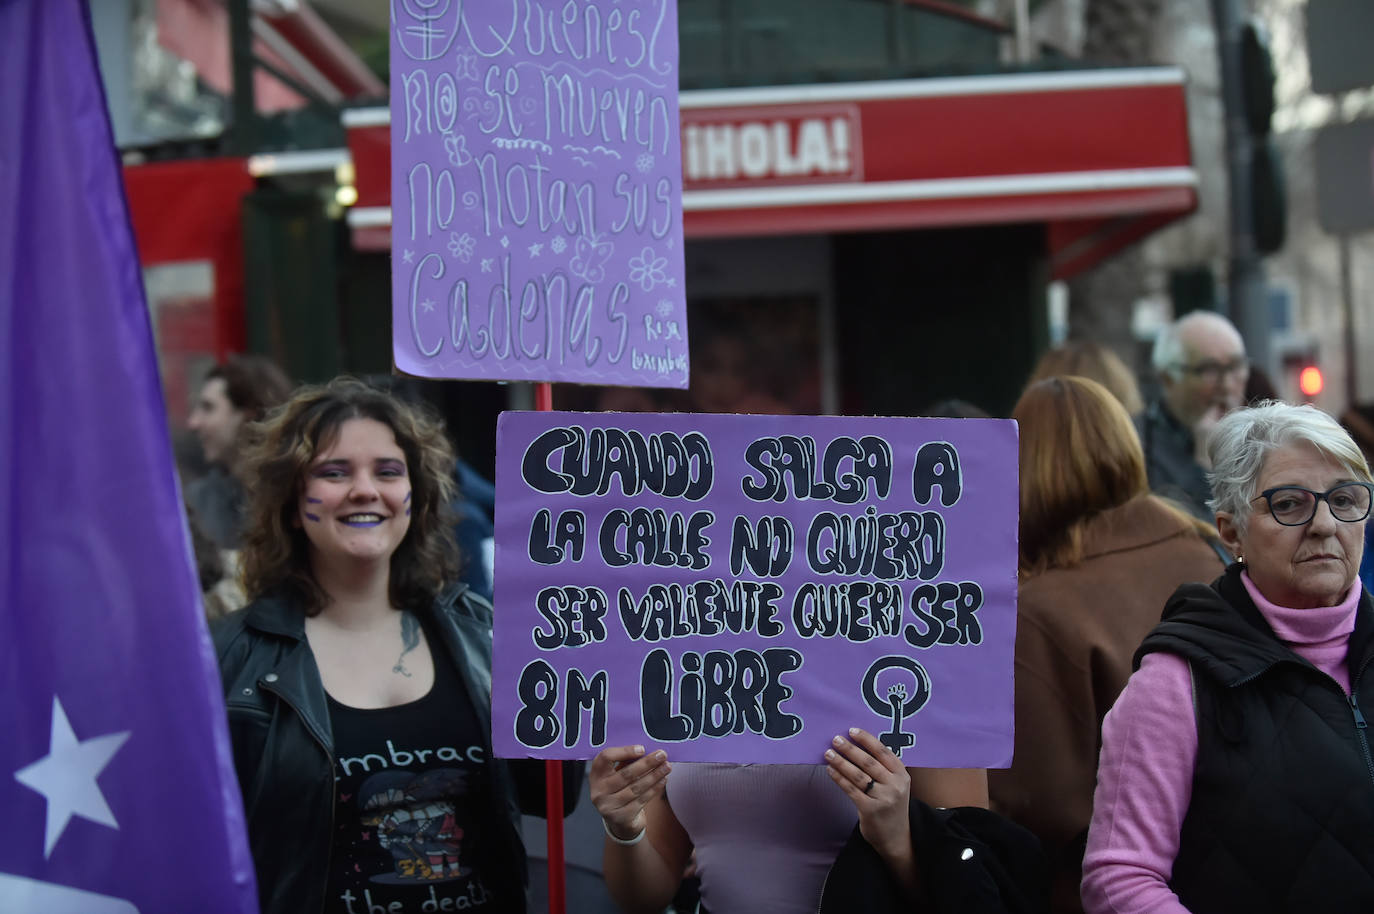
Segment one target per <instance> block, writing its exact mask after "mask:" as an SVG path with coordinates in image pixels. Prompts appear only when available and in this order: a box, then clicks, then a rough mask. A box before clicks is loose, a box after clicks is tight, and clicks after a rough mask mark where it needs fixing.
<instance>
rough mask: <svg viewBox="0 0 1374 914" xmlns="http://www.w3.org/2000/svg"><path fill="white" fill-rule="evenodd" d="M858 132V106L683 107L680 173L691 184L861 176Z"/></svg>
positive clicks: (801, 181) (799, 181)
mask: <svg viewBox="0 0 1374 914" xmlns="http://www.w3.org/2000/svg"><path fill="white" fill-rule="evenodd" d="M726 114H728V116H722V115H726ZM859 136H860V130H859V108H858V106H857V105H796V106H793V110H787V111H783V110H779V108H778V107H776V106H775V107H773V108H761V109H754V110H748V109H745V110H738V111H736V110H728V109H727V110H726V111H684V112H683V114H682V165H683V177H684V179H685V180H686V183H687V186H688V187H689V188H691V189H696V188H702V187H721V186H729V185H731V184H737V183H741V182H744V183H752V182H767V183H769V184H810V183H814V182H817V181H862V180H863V152H862V150H860V149H859V148H858V144H859Z"/></svg>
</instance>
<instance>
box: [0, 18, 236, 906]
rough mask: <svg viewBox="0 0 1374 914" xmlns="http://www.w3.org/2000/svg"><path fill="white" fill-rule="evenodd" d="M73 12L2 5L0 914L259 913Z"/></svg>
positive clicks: (84, 27)
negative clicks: (0, 815) (0, 812)
mask: <svg viewBox="0 0 1374 914" xmlns="http://www.w3.org/2000/svg"><path fill="white" fill-rule="evenodd" d="M87 16H88V13H87V9H86V4H85V2H83V0H0V125H3V127H0V391H2V393H0V397H2V398H3V400H4V403H3V404H2V405H0V479H3V480H4V482H3V484H0V522H3V524H4V525H5V526H6V527H7V529H6V530H5V531H4V533H3V534H0V541H2V542H3V545H0V721H3V728H4V735H3V737H0V807H3V808H4V810H5V813H6V816H5V827H4V828H3V829H2V830H0V911H45V912H76V911H80V912H96V914H98V912H103V911H110V912H116V911H118V912H133V911H142V912H145V914H148V912H155V911H198V912H231V911H232V912H248V911H255V910H256V909H257V906H256V893H255V890H254V885H253V875H252V873H253V870H252V862H251V860H250V858H249V854H248V848H247V842H246V840H245V838H244V828H243V814H242V807H241V804H240V800H239V793H238V787H237V784H236V782H235V779H234V775H233V765H232V761H231V758H230V751H229V738H228V731H227V728H226V726H225V723H224V705H223V699H222V696H221V694H220V689H219V678H218V676H217V674H216V672H215V669H214V656H213V653H212V651H211V648H210V642H209V638H208V635H207V633H206V630H205V624H204V622H203V619H202V616H201V611H200V607H199V601H198V594H197V590H198V585H197V581H196V577H195V573H194V571H193V569H192V567H191V563H190V556H189V550H188V545H187V537H186V532H185V527H184V522H183V520H182V516H181V506H180V499H179V497H178V494H177V485H176V477H175V475H174V473H173V466H172V455H171V448H170V444H169V439H168V434H167V424H166V415H165V413H164V410H163V406H162V395H161V392H160V390H159V382H158V376H157V367H156V361H155V358H154V353H153V342H152V335H151V331H150V326H149V321H148V312H147V307H146V305H145V304H144V299H143V291H142V286H141V282H140V278H139V267H138V260H137V257H136V254H135V251H134V244H133V237H132V233H131V231H130V228H129V221H128V213H127V209H126V205H125V201H124V196H123V190H122V187H121V184H120V172H119V164H118V159H117V156H116V153H115V150H114V146H113V139H112V137H111V133H110V126H109V121H108V118H107V116H106V107H105V98H104V94H103V90H102V88H101V84H100V77H99V74H98V72H97V69H96V63H95V50H94V42H93V40H92V35H91V30H90V24H89V20H88V18H87Z"/></svg>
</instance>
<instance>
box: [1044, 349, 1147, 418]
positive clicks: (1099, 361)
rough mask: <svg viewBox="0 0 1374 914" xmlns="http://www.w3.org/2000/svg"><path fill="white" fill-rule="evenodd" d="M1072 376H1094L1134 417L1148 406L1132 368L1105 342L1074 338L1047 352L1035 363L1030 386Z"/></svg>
mask: <svg viewBox="0 0 1374 914" xmlns="http://www.w3.org/2000/svg"><path fill="white" fill-rule="evenodd" d="M1069 375H1072V376H1075V377H1080V378H1092V379H1093V380H1094V381H1096V382H1097V383H1099V384H1101V385H1102V386H1103V387H1105V388H1107V390H1109V391H1111V394H1112V396H1114V397H1116V399H1117V400H1118V402H1120V403H1121V405H1122V406H1123V407H1125V409H1126V412H1127V413H1128V414H1130V416H1131V417H1132V418H1134V417H1136V416H1138V415H1140V413H1141V412H1142V411H1143V410H1144V409H1145V401H1144V400H1142V399H1141V398H1140V385H1138V384H1137V383H1136V380H1135V375H1134V374H1132V373H1131V369H1129V368H1127V367H1126V363H1125V362H1123V361H1121V357H1120V356H1118V355H1117V354H1116V353H1115V352H1112V351H1111V350H1110V349H1108V348H1107V347H1106V346H1103V345H1102V344H1101V343H1094V342H1090V341H1088V340H1074V341H1072V342H1068V343H1064V344H1063V345H1060V346H1056V347H1054V348H1053V349H1051V350H1049V351H1048V352H1046V353H1045V354H1044V355H1042V356H1041V357H1040V361H1039V362H1037V363H1036V364H1035V370H1034V371H1032V372H1031V376H1030V380H1028V381H1027V382H1026V386H1027V387H1030V386H1031V385H1032V384H1034V383H1035V382H1036V381H1043V380H1044V379H1045V378H1057V377H1065V376H1069Z"/></svg>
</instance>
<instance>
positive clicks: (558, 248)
mask: <svg viewBox="0 0 1374 914" xmlns="http://www.w3.org/2000/svg"><path fill="white" fill-rule="evenodd" d="M549 248H550V249H552V250H553V252H554V253H555V254H562V253H563V252H564V251H566V250H567V249H568V242H566V241H564V240H563V236H562V235H554V236H553V239H552V240H551V241H549Z"/></svg>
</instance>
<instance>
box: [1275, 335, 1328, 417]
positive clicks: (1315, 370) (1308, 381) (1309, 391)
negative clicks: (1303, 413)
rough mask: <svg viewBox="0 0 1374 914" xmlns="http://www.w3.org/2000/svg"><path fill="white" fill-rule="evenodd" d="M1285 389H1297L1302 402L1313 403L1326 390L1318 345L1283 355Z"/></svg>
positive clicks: (1294, 349)
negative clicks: (1318, 356) (1318, 354)
mask: <svg viewBox="0 0 1374 914" xmlns="http://www.w3.org/2000/svg"><path fill="white" fill-rule="evenodd" d="M1283 373H1284V378H1285V381H1284V389H1286V390H1289V391H1292V390H1294V389H1295V388H1296V390H1297V392H1298V394H1299V395H1300V397H1301V401H1302V402H1306V403H1312V402H1315V401H1316V399H1317V398H1318V397H1320V396H1321V393H1322V391H1323V390H1324V389H1325V388H1326V376H1325V374H1324V373H1323V372H1322V369H1321V363H1320V361H1319V360H1318V359H1317V347H1316V345H1303V346H1300V347H1296V348H1293V349H1290V350H1289V351H1288V352H1286V353H1284V354H1283Z"/></svg>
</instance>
